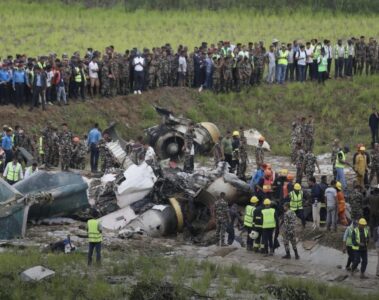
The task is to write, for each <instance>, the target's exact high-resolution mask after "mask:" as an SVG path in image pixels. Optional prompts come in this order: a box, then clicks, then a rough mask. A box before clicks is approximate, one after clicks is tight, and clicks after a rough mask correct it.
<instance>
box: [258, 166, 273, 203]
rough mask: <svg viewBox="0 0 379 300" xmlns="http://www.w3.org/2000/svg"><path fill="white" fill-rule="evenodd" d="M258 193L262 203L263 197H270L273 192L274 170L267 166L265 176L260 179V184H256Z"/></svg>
mask: <svg viewBox="0 0 379 300" xmlns="http://www.w3.org/2000/svg"><path fill="white" fill-rule="evenodd" d="M255 191H256V195H257V196H258V199H259V201H260V202H261V203H262V201H263V199H265V198H268V197H270V196H271V194H272V172H271V171H270V170H268V169H267V168H266V170H265V171H264V176H263V177H262V178H261V179H259V181H258V184H256V185H255Z"/></svg>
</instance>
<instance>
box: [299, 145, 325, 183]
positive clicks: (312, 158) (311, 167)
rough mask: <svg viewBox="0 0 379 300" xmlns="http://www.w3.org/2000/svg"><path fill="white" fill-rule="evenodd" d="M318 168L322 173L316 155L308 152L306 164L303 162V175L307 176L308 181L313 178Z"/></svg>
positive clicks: (305, 157)
mask: <svg viewBox="0 0 379 300" xmlns="http://www.w3.org/2000/svg"><path fill="white" fill-rule="evenodd" d="M316 166H317V169H318V172H319V173H321V170H320V167H319V165H318V162H317V157H316V155H314V153H312V151H310V150H308V151H307V153H306V154H305V156H304V162H303V173H304V174H305V176H306V177H307V179H308V180H309V179H310V178H312V177H313V175H314V173H315V170H316Z"/></svg>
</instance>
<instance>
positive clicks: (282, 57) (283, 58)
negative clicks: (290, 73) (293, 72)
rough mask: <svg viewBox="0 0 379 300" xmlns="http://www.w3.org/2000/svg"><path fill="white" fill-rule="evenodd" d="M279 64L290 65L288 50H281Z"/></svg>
mask: <svg viewBox="0 0 379 300" xmlns="http://www.w3.org/2000/svg"><path fill="white" fill-rule="evenodd" d="M278 64H279V65H288V50H285V51H284V52H283V51H282V50H279V59H278Z"/></svg>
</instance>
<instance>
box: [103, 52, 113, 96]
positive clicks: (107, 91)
mask: <svg viewBox="0 0 379 300" xmlns="http://www.w3.org/2000/svg"><path fill="white" fill-rule="evenodd" d="M109 75H110V66H109V57H108V56H107V55H104V56H103V63H102V68H101V95H102V96H103V97H110V96H111V86H110V84H111V82H110V78H109Z"/></svg>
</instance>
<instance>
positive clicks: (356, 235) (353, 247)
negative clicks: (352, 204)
mask: <svg viewBox="0 0 379 300" xmlns="http://www.w3.org/2000/svg"><path fill="white" fill-rule="evenodd" d="M354 232H355V241H356V242H357V244H358V246H354V245H353V246H351V248H352V249H353V250H359V244H360V242H361V234H360V232H359V227H357V228H355V229H354ZM364 232H365V237H366V241H367V238H368V229H367V227H365V229H364Z"/></svg>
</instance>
